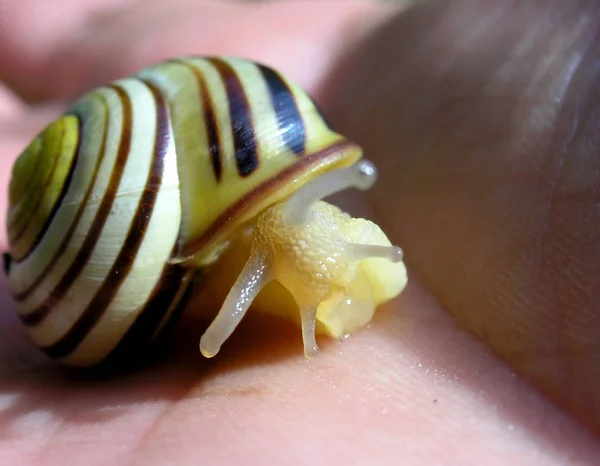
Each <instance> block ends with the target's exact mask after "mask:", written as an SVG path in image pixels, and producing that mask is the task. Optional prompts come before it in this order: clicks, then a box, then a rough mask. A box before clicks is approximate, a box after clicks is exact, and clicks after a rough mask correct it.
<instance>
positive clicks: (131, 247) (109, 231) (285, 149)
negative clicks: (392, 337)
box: [6, 57, 406, 366]
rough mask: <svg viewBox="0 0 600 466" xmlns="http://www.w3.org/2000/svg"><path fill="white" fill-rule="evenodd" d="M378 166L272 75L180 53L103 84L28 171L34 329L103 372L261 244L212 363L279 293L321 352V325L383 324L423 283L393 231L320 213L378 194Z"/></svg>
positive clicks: (21, 214) (15, 197)
mask: <svg viewBox="0 0 600 466" xmlns="http://www.w3.org/2000/svg"><path fill="white" fill-rule="evenodd" d="M361 158H362V151H361V148H360V147H359V146H357V145H356V144H354V143H352V142H350V141H348V140H347V139H346V138H344V137H343V136H341V135H339V134H337V133H336V132H334V131H333V130H332V129H331V127H330V126H329V124H328V123H327V121H326V120H325V118H324V117H323V115H322V113H321V112H320V110H319V109H318V107H317V106H316V104H315V103H314V102H313V100H312V99H311V98H310V97H309V96H308V95H307V94H306V93H305V92H303V91H302V90H301V89H300V88H299V87H298V86H297V85H295V84H294V83H293V82H291V81H290V80H289V79H287V78H285V77H283V76H282V75H280V74H279V73H278V72H276V71H275V70H273V69H271V68H268V67H266V66H264V65H261V64H257V63H254V62H250V61H246V60H242V59H237V58H229V57H214V58H200V57H185V58H179V59H174V60H168V61H165V62H161V63H158V64H156V65H154V66H151V67H148V68H146V69H144V70H141V71H139V72H138V73H137V74H135V75H133V76H130V77H127V78H124V79H121V80H118V81H115V82H113V83H110V84H108V85H106V86H102V87H100V88H97V89H94V90H92V91H91V92H89V93H88V94H86V95H84V96H83V97H82V98H80V99H79V100H78V101H77V102H75V103H74V104H73V105H72V106H71V107H70V108H69V109H68V110H67V111H66V112H65V114H64V115H63V116H61V117H60V118H58V119H57V120H55V121H54V122H52V123H50V124H49V125H48V126H47V127H46V128H45V129H44V130H43V131H42V132H41V133H40V134H39V135H38V136H37V137H36V138H35V139H34V140H33V141H32V142H31V143H30V144H29V146H28V147H27V148H26V149H25V150H24V151H23V153H22V154H21V155H20V156H19V158H18V159H17V162H16V163H15V165H14V168H13V173H12V178H11V183H10V187H9V211H8V215H7V231H8V239H9V251H8V257H9V258H10V260H9V261H8V262H7V264H6V270H7V273H8V276H9V282H10V287H11V290H12V293H13V296H14V299H15V301H16V303H17V307H18V309H19V316H20V319H21V321H22V323H23V325H24V326H25V328H26V329H27V332H28V333H29V335H30V336H31V337H32V339H33V341H34V342H35V343H36V344H37V345H38V346H39V347H40V348H41V349H42V350H43V351H44V352H45V353H46V354H48V355H49V356H50V357H52V358H54V359H57V360H59V361H60V362H62V363H64V364H67V365H74V366H93V365H95V364H98V363H100V362H102V361H105V360H106V359H107V358H110V357H114V356H115V355H119V354H125V353H127V352H129V351H131V350H132V349H134V348H139V347H143V346H144V345H147V344H149V343H151V342H152V341H153V340H154V339H155V338H156V337H157V336H158V335H160V333H161V331H162V330H163V329H164V328H165V326H166V324H167V323H168V322H169V321H170V320H172V319H174V318H175V317H176V316H177V315H179V313H180V312H181V309H182V307H183V306H184V305H185V303H186V302H187V299H188V297H189V295H190V293H192V291H193V290H192V288H193V287H192V283H193V278H194V277H195V276H197V275H198V274H199V273H202V272H203V271H210V270H211V269H214V268H215V267H216V265H218V264H219V261H220V258H221V257H222V256H223V255H224V253H225V252H227V251H231V250H235V245H236V244H241V243H242V242H243V241H246V242H247V244H248V247H247V248H245V249H243V250H244V251H245V252H244V254H245V256H244V257H243V259H242V262H243V263H244V266H243V267H242V268H241V269H240V270H238V271H237V273H239V277H238V278H237V279H236V281H235V283H234V284H233V286H232V287H231V290H230V292H229V293H228V295H227V297H226V299H225V301H224V303H223V304H222V307H221V310H220V311H219V313H218V314H217V316H216V317H215V319H214V320H213V322H212V324H211V325H210V326H209V328H208V329H207V331H206V332H205V334H204V335H203V336H202V339H201V343H200V350H201V352H202V354H204V355H205V356H207V357H212V356H214V355H215V354H216V353H217V352H218V351H219V349H220V347H221V345H222V344H223V343H224V342H225V340H226V339H227V338H228V337H229V335H230V334H231V333H232V332H233V330H234V329H235V326H236V325H237V323H239V320H240V319H241V318H242V317H243V315H244V313H245V312H246V311H247V309H248V307H249V306H250V305H251V304H252V302H253V301H254V299H255V298H256V297H257V296H258V295H259V293H260V292H261V290H262V289H263V288H264V287H265V286H266V285H267V284H269V283H270V282H273V281H277V282H278V283H280V284H282V285H283V286H284V287H285V288H286V289H287V290H288V291H289V292H290V293H291V295H292V296H293V298H294V300H295V301H296V303H297V306H298V307H297V309H296V314H297V315H299V316H300V319H299V323H300V325H301V326H302V335H303V340H304V347H305V354H306V356H307V357H312V356H314V355H315V354H316V352H317V346H316V341H315V336H314V335H315V326H316V324H317V322H318V321H319V319H320V316H321V320H322V321H323V322H325V321H327V317H323V316H326V315H335V319H338V320H339V315H340V313H342V309H344V310H343V313H345V314H346V315H352V313H356V312H359V313H361V314H363V315H366V316H367V317H366V320H367V321H368V320H369V319H370V316H371V315H372V313H373V311H374V309H375V307H376V306H377V305H379V304H380V303H381V302H384V301H387V300H389V299H391V298H392V297H394V296H396V295H397V294H399V293H400V292H401V291H402V289H403V288H404V286H405V284H406V270H405V268H404V265H403V263H402V260H401V259H402V257H401V251H400V249H399V248H397V247H394V246H392V245H391V243H390V242H389V240H388V239H387V237H386V236H385V235H384V234H383V232H381V230H380V229H379V227H377V226H376V225H375V224H373V223H372V222H368V221H366V220H362V219H353V218H351V217H350V216H348V215H347V214H345V213H343V212H341V211H340V210H339V209H337V208H335V207H333V206H331V205H329V204H327V203H325V202H323V201H321V200H320V199H321V198H323V197H325V196H327V195H329V194H331V193H334V192H337V191H339V190H342V189H345V188H347V187H351V186H356V187H358V188H360V189H367V188H368V187H370V185H371V184H372V183H373V182H374V180H375V171H374V167H373V166H372V165H371V164H370V163H368V162H365V161H362V160H361ZM247 231H250V232H251V233H250V236H248V235H247V234H246V236H244V235H245V232H247ZM248 238H250V239H248ZM349 302H350V303H352V302H354V303H356V304H346V305H345V307H344V306H342V305H340V303H349ZM359 303H360V304H359ZM269 305H270V306H271V305H272V306H273V307H277V306H278V303H277V302H276V301H275V302H273V303H269ZM325 308H326V309H325ZM332 309H338V311H336V312H337V314H336V312H333V313H332V312H331V310H332ZM319 313H320V314H319ZM350 320H352V319H349V321H350ZM359 320H360V319H359ZM362 320H365V318H363V319H362ZM364 323H365V322H363V324H364ZM354 326H355V327H356V326H360V324H359V325H354ZM325 327H326V328H327V326H325ZM342 327H344V325H341V327H340V326H339V325H338V329H337V332H340V331H342V330H343V328H342ZM346 327H347V326H346ZM329 333H332V332H329ZM333 333H335V332H333Z"/></svg>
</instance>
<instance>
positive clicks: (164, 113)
mask: <svg viewBox="0 0 600 466" xmlns="http://www.w3.org/2000/svg"><path fill="white" fill-rule="evenodd" d="M146 85H147V86H148V88H149V89H150V91H151V92H152V95H153V97H154V101H155V103H156V139H155V141H154V150H153V157H152V164H151V167H150V172H149V174H148V178H147V180H146V185H145V187H144V192H143V193H142V196H141V198H140V201H139V203H138V206H137V208H136V212H135V216H134V217H133V220H132V222H131V225H130V226H129V231H128V232H127V237H126V238H125V241H124V243H123V246H122V247H121V250H120V251H119V255H118V256H117V258H116V259H115V262H114V264H113V266H112V267H111V269H110V271H109V272H108V274H107V276H106V279H105V281H104V282H103V283H102V286H100V288H99V289H98V291H97V292H96V294H95V295H94V297H93V299H92V301H91V302H90V304H89V305H88V307H87V308H86V309H85V311H83V313H82V314H81V316H80V317H79V319H78V320H77V322H75V324H74V325H73V327H71V329H69V331H68V332H67V333H66V334H65V335H64V336H63V337H62V338H61V339H60V340H58V341H57V342H56V343H54V344H52V345H50V346H47V347H45V348H43V350H44V351H45V352H46V353H47V354H48V356H50V357H52V358H63V357H66V356H68V355H69V354H70V353H72V352H73V351H75V349H77V347H78V346H79V344H80V343H81V342H82V341H83V340H84V339H85V337H86V336H87V335H88V334H89V332H90V331H91V330H92V329H93V328H94V326H95V325H96V324H97V323H98V321H99V320H100V319H101V318H102V316H103V315H104V313H105V312H106V309H107V308H108V307H109V306H110V303H111V302H112V301H113V299H114V298H115V296H116V295H117V293H118V291H119V289H120V288H121V286H122V285H123V283H124V282H125V280H126V279H127V277H128V276H129V273H130V272H131V269H132V267H133V264H134V262H135V259H136V257H137V254H138V252H139V249H140V247H141V246H142V243H143V241H144V237H145V236H146V231H147V229H148V225H149V224H150V221H151V219H152V215H153V213H154V207H155V204H156V197H157V196H158V191H159V189H160V187H161V185H162V180H163V174H164V167H165V158H166V156H167V151H168V148H169V113H168V109H167V104H166V103H165V101H164V99H163V98H162V97H161V96H160V93H159V91H158V90H157V89H156V88H155V87H154V86H153V85H151V84H150V83H148V82H146ZM121 98H122V99H129V98H128V97H127V96H121ZM129 105H130V104H129ZM134 156H135V155H134Z"/></svg>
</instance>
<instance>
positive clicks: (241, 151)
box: [208, 58, 258, 177]
mask: <svg viewBox="0 0 600 466" xmlns="http://www.w3.org/2000/svg"><path fill="white" fill-rule="evenodd" d="M208 61H209V62H210V63H211V64H212V65H213V66H214V67H215V68H216V70H217V71H218V72H219V75H220V76H221V80H222V81H223V84H224V85H225V90H226V91H227V99H228V101H229V114H230V118H231V130H232V133H233V145H234V149H235V162H236V166H237V170H238V173H239V174H240V176H242V177H247V176H249V175H251V174H252V173H254V171H255V170H256V169H257V168H258V152H257V151H258V143H257V140H256V130H255V128H254V124H253V122H252V110H251V109H250V103H249V102H248V98H247V96H246V92H245V91H244V87H243V86H242V83H241V81H240V79H239V77H238V76H237V74H236V72H235V70H234V69H233V68H232V67H231V66H229V64H227V63H226V62H225V61H223V60H222V59H220V58H209V59H208Z"/></svg>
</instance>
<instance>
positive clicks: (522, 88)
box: [0, 0, 600, 465]
mask: <svg viewBox="0 0 600 466" xmlns="http://www.w3.org/2000/svg"><path fill="white" fill-rule="evenodd" d="M166 3H167V2H161V1H158V0H155V1H153V2H148V1H144V2H142V1H140V2H135V1H130V2H125V1H121V0H94V1H91V0H90V1H86V2H79V1H76V0H71V1H67V0H64V1H63V2H61V8H57V7H56V6H54V5H56V4H57V2H46V1H45V0H28V1H22V2H14V1H12V0H0V31H1V32H0V53H1V54H2V58H1V62H2V66H1V67H0V80H3V81H4V82H6V83H8V84H10V86H11V87H12V89H11V90H9V88H8V86H6V87H5V88H4V89H2V90H1V91H0V165H1V169H0V186H5V187H6V185H7V182H8V180H7V178H8V170H9V167H10V166H11V164H12V162H13V161H14V158H15V156H16V154H17V153H18V152H19V151H20V150H21V149H22V148H23V147H24V146H25V144H26V143H27V142H28V141H29V139H30V138H31V137H33V135H34V134H35V132H36V131H38V130H39V129H40V128H41V127H42V126H43V125H44V124H46V123H47V122H48V121H49V119H50V118H52V117H54V116H56V114H57V112H58V111H59V110H61V109H62V106H61V104H60V103H57V102H59V100H60V99H59V98H60V97H63V98H66V97H73V96H76V95H78V94H79V93H80V92H81V91H83V90H85V89H88V88H90V87H91V86H94V85H97V84H101V83H103V82H105V81H106V80H108V79H113V78H116V77H120V76H123V75H126V74H128V73H130V72H132V71H135V70H136V69H138V68H139V67H140V66H145V65H146V64H149V63H152V62H154V61H156V60H158V59H162V58H165V57H168V56H171V55H178V54H184V53H192V52H193V53H197V54H219V53H227V54H235V55H243V56H248V57H250V58H255V59H259V60H262V61H265V62H269V63H270V64H271V65H274V66H275V67H277V68H279V69H281V70H282V71H284V72H285V73H287V74H289V75H290V76H292V77H293V78H294V79H296V80H297V81H298V82H299V83H300V84H301V85H302V86H304V87H305V88H306V89H307V90H308V91H310V92H311V93H313V95H315V97H316V98H317V100H319V101H320V102H322V103H323V106H324V108H325V111H326V112H327V113H328V114H329V115H330V117H331V118H330V119H331V120H332V121H333V122H334V124H335V125H336V127H338V128H339V130H340V131H341V132H343V133H345V134H348V135H349V136H350V137H352V138H353V139H354V140H357V141H358V142H360V143H361V144H363V145H364V146H365V148H366V151H367V153H368V157H369V158H370V159H371V160H373V161H374V162H375V163H376V164H377V165H378V167H379V170H380V172H381V176H380V180H379V182H378V184H377V186H376V187H375V188H374V189H373V190H372V192H371V193H369V194H368V195H366V196H364V195H362V194H356V193H351V194H350V195H348V196H346V197H344V198H342V201H343V205H344V206H350V208H351V209H352V210H353V211H355V212H362V213H366V214H368V215H370V216H372V217H373V218H375V219H376V220H377V221H378V223H379V224H380V225H381V226H382V227H383V228H384V230H386V231H387V232H388V234H389V235H390V238H391V239H392V241H393V242H394V243H395V244H398V245H400V246H402V248H403V249H404V251H405V257H406V263H407V265H408V267H409V274H410V285H409V287H408V289H407V291H406V292H405V293H404V294H403V295H402V296H401V297H400V298H399V299H398V300H396V301H394V302H393V303H391V304H390V305H389V306H387V307H386V308H385V309H382V310H380V311H379V313H378V314H377V315H376V318H375V320H374V321H373V324H372V325H371V327H370V328H369V329H366V330H364V331H361V332H358V333H357V334H355V335H353V336H352V337H351V338H350V339H349V340H347V341H344V342H334V341H326V340H320V341H319V344H320V346H321V349H322V354H321V357H319V358H318V359H317V360H314V361H306V360H305V359H304V357H303V354H302V346H301V340H300V335H299V331H298V329H296V328H292V327H289V326H288V325H286V324H281V323H278V322H270V321H268V320H265V319H247V320H245V321H244V322H243V323H242V325H241V326H240V327H239V329H238V330H237V331H236V333H235V334H234V336H233V337H232V339H231V340H230V341H229V342H228V343H229V344H227V345H226V346H225V347H224V348H223V350H222V352H221V353H220V354H219V357H217V358H215V359H214V360H211V361H206V360H203V359H202V357H201V356H200V354H199V353H198V349H197V342H198V338H199V336H200V333H201V330H202V329H203V328H204V326H203V325H201V324H199V323H198V324H196V322H193V321H192V322H189V321H188V322H186V325H185V326H182V327H181V328H180V329H178V330H177V331H178V332H179V333H178V334H177V337H176V339H177V343H178V344H177V345H176V347H175V345H174V342H172V343H171V346H170V347H169V350H168V352H167V353H166V354H165V355H164V356H162V357H161V358H160V360H159V361H155V362H153V363H151V364H150V365H149V367H146V368H143V369H141V370H139V371H137V372H134V373H131V374H127V375H123V376H121V377H120V378H116V379H111V380H103V379H99V380H90V379H89V378H82V377H75V376H68V375H65V374H64V373H61V372H60V371H58V370H57V369H56V368H55V367H54V366H53V365H51V364H49V363H48V362H46V360H45V359H44V358H43V357H41V356H40V355H39V354H38V353H37V352H36V351H35V350H33V349H32V348H31V346H30V343H29V342H28V340H27V339H26V338H24V336H23V334H22V332H21V331H20V330H19V327H18V326H17V324H16V319H15V317H14V310H13V307H12V304H11V301H10V298H9V296H8V293H7V291H6V282H5V281H4V279H2V281H1V282H0V293H1V294H0V299H1V304H0V306H1V308H2V315H1V318H2V325H1V326H0V339H1V341H2V343H1V345H0V371H1V378H0V380H1V381H0V464H19V465H30V464H44V465H52V464H61V465H65V464H89V465H94V464H144V465H149V464H178V465H187V464H194V465H196V464H225V465H228V464H242V462H243V461H247V460H248V459H249V458H255V459H256V461H260V463H261V464H266V465H269V464H273V465H275V464H277V465H282V464H312V465H318V464H346V465H349V464H361V465H364V464H367V463H368V462H371V463H374V464H382V465H385V464H398V459H399V458H402V464H404V465H407V464H461V465H464V464H482V462H483V463H484V464H488V465H491V464H528V465H532V464H544V465H549V464H575V463H577V464H593V461H594V459H597V458H598V457H599V455H600V446H599V442H598V437H597V435H598V434H599V433H600V401H599V398H598V397H597V393H599V392H600V345H599V343H598V342H599V341H600V317H598V316H599V315H600V313H599V311H598V303H599V302H600V300H599V298H600V292H599V290H600V286H599V284H600V276H599V274H598V272H597V271H598V270H599V265H600V249H599V247H598V244H600V242H599V241H598V237H599V233H598V231H600V230H599V229H600V224H599V223H600V222H599V221H598V215H597V210H595V209H597V207H596V206H597V205H598V196H599V191H598V172H599V171H598V168H597V163H598V162H597V160H598V157H597V155H596V154H597V143H598V134H600V133H599V132H598V130H597V128H598V124H599V123H598V120H599V114H598V110H599V107H598V99H597V96H598V87H597V84H595V83H594V80H595V77H594V76H595V75H594V74H593V73H594V69H596V68H597V65H596V62H597V60H598V54H599V53H600V48H599V45H598V41H597V39H596V40H595V43H594V37H597V36H596V33H597V31H598V26H599V24H600V16H599V15H600V13H599V12H598V10H596V11H591V10H590V11H585V10H584V7H582V6H578V5H576V4H575V3H576V2H562V1H559V0H556V1H554V2H553V1H546V2H542V1H541V0H540V1H537V2H535V1H534V2H528V3H529V5H531V6H529V7H527V8H525V7H518V6H517V5H518V4H519V3H521V2H518V1H509V0H501V1H496V2H494V8H490V7H489V5H490V2H488V1H487V0H478V1H475V0H472V1H466V0H465V1H462V0H459V1H454V2H452V3H453V5H454V6H453V7H452V8H448V9H447V10H445V9H444V8H443V7H442V6H435V5H433V6H432V7H430V8H419V9H416V10H414V11H412V12H408V13H399V12H397V11H394V10H390V9H387V8H384V7H381V6H378V5H376V4H371V3H368V2H354V1H350V0H348V1H344V2H340V1H337V0H333V1H332V2H331V3H330V4H329V6H328V8H325V7H324V5H325V4H326V3H328V2H325V1H319V2H315V3H312V2H306V1H302V2H301V3H302V6H301V7H299V6H298V5H294V4H290V3H288V2H284V1H282V2H277V3H274V4H265V5H263V6H261V7H255V6H253V7H251V8H252V9H249V7H245V6H243V5H240V4H229V3H227V2H211V3H210V4H201V3H198V2H195V3H194V2H184V1H179V2H176V3H177V4H178V6H173V5H174V3H173V2H170V5H171V6H169V7H167V6H166ZM192 3H194V4H192ZM63 4H64V5H65V6H64V7H62V5H63ZM125 4H127V5H125ZM542 4H543V6H542ZM568 4H570V5H571V6H570V7H568V6H565V5H568ZM536 5H537V6H536ZM561 5H562V6H561ZM382 21H390V23H385V22H382ZM230 31H235V32H234V33H233V34H231V33H230ZM273 37H276V38H277V39H276V40H274V39H273ZM590 44H592V45H590ZM594 86H595V87H594ZM18 96H27V97H28V98H29V99H31V100H32V101H33V100H34V99H39V98H41V97H45V98H47V99H48V101H49V102H51V104H49V105H47V106H44V107H41V108H40V107H39V106H37V105H36V106H26V105H25V104H24V103H23V101H22V100H20V98H19V97H18ZM391 200H396V201H397V202H398V204H396V205H394V204H393V203H392V202H390V201H391ZM5 204H6V198H5V196H4V195H2V196H0V212H2V215H4V211H5ZM4 244H5V236H4V231H2V232H1V233H0V245H4ZM418 275H419V276H420V277H421V279H420V280H419V278H418ZM478 337H479V338H478ZM540 393H544V394H545V396H542V395H540ZM584 426H587V427H584ZM594 432H595V434H594Z"/></svg>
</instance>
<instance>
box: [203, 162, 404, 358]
mask: <svg viewBox="0 0 600 466" xmlns="http://www.w3.org/2000/svg"><path fill="white" fill-rule="evenodd" d="M376 179H377V171H376V169H375V166H374V165H373V164H372V163H370V162H367V161H361V162H358V163H357V164H355V165H353V166H350V167H346V168H342V169H338V170H334V171H330V172H327V173H325V174H323V175H321V176H320V177H317V178H316V179H314V180H312V181H311V182H309V183H307V184H306V185H304V186H302V187H301V188H300V189H299V190H298V191H296V192H295V193H294V194H293V195H292V196H290V198H288V199H287V200H286V201H284V202H281V203H279V204H276V205H274V206H272V207H270V208H269V209H267V210H266V211H265V212H263V213H262V214H261V215H260V216H259V217H258V219H257V222H256V227H255V230H254V233H253V239H252V246H251V252H250V257H249V259H248V261H247V262H246V265H245V266H244V268H243V270H242V272H241V273H240V275H239V277H238V278H237V280H236V282H235V284H234V285H233V287H232V288H231V290H230V291H229V294H228V295H227V298H226V299H225V301H224V303H223V306H222V307H221V310H220V311H219V313H218V314H217V316H216V318H215V319H214V320H213V322H212V323H211V325H210V326H209V328H208V329H207V330H206V332H205V333H204V335H203V336H202V338H201V340H200V351H201V353H202V354H203V355H204V356H205V357H213V356H215V355H216V354H217V353H218V352H219V350H220V348H221V346H222V345H223V343H224V342H225V341H226V340H227V339H228V338H229V336H230V335H231V334H232V333H233V331H234V330H235V328H236V327H237V325H238V324H239V323H240V321H241V320H242V318H243V317H244V315H245V313H246V312H247V310H248V309H249V307H250V305H251V304H252V302H253V301H254V299H255V298H256V297H257V295H258V294H259V293H260V291H261V290H262V289H263V288H264V287H265V286H266V285H267V284H268V283H269V282H270V281H272V280H276V281H278V282H279V283H281V284H282V285H283V286H284V287H285V288H286V289H287V290H288V291H289V292H290V294H291V295H292V296H293V298H294V299H295V301H296V303H297V304H298V308H299V312H300V316H301V324H302V339H303V342H304V354H305V356H306V357H307V358H309V359H311V358H314V357H315V356H317V354H318V352H319V348H318V346H317V343H316V336H315V328H316V321H317V313H318V311H319V310H320V306H322V304H323V303H327V305H328V306H330V307H331V306H332V307H333V308H335V309H339V311H338V312H344V313H349V314H352V313H356V314H363V315H369V316H370V315H372V313H373V311H374V309H375V307H376V306H377V304H378V303H379V302H381V301H382V299H381V297H380V296H378V291H377V290H378V289H381V288H382V285H381V282H385V281H386V280H387V281H388V282H389V281H392V282H394V283H396V282H398V283H399V282H400V281H402V280H403V276H402V271H403V270H404V268H402V271H401V270H400V269H398V270H396V271H395V272H397V276H392V277H389V276H387V275H385V274H389V273H390V272H389V269H388V268H385V267H383V268H381V267H372V266H371V267H363V268H361V262H362V261H367V262H368V261H372V260H373V259H380V260H384V261H388V262H391V263H395V264H398V263H400V262H401V261H402V257H403V253H402V250H401V249H400V248H399V247H397V246H393V245H391V244H390V243H389V241H387V238H385V235H383V234H382V233H381V230H379V228H378V227H377V225H375V224H374V223H372V222H369V221H367V220H363V219H355V218H352V217H350V216H349V215H348V214H346V213H344V212H342V211H341V210H340V209H338V208H337V207H335V206H333V205H331V204H328V203H326V202H323V201H321V199H322V198H324V197H326V196H329V195H331V194H334V193H336V192H339V191H343V190H345V189H347V188H350V187H355V188H357V189H361V190H367V189H369V188H370V187H372V186H373V184H374V183H375V181H376ZM382 237H383V238H384V239H385V240H382V239H381V238H382ZM373 238H376V239H373ZM371 265H372V264H371ZM378 268H379V269H380V270H385V272H380V271H378V270H377V269H378ZM378 274H379V275H378ZM381 274H383V275H381ZM402 287H403V285H402ZM396 288H398V287H397V286H396ZM400 288H401V287H400ZM399 292H400V290H398V291H397V293H399ZM394 293H396V292H394ZM397 293H396V294H397ZM379 294H381V293H379ZM392 294H393V293H392Z"/></svg>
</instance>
